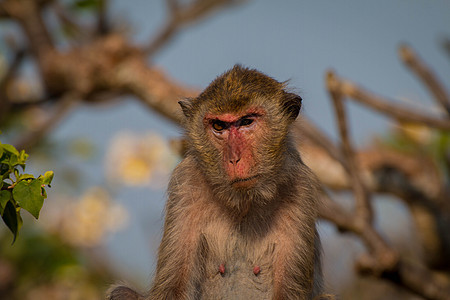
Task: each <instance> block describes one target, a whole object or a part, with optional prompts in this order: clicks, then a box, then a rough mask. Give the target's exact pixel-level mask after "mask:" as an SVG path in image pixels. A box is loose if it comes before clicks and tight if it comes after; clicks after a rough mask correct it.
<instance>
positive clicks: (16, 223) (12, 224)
mask: <svg viewBox="0 0 450 300" xmlns="http://www.w3.org/2000/svg"><path fill="white" fill-rule="evenodd" d="M2 219H3V222H5V224H6V226H8V228H9V230H11V232H12V233H13V235H14V239H13V244H14V242H15V241H16V237H17V234H18V233H19V228H20V227H21V226H22V218H21V217H20V215H19V213H18V211H17V210H16V208H15V207H14V204H12V203H11V201H8V203H6V207H5V211H4V212H3V215H2Z"/></svg>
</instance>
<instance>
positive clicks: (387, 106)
mask: <svg viewBox="0 0 450 300" xmlns="http://www.w3.org/2000/svg"><path fill="white" fill-rule="evenodd" d="M328 74H329V76H330V77H332V78H333V81H334V84H335V85H336V87H335V89H336V90H340V92H341V93H342V95H344V96H347V97H349V98H351V99H353V100H355V101H357V102H360V103H362V104H364V105H367V106H369V107H370V108H372V109H374V110H375V111H378V112H380V113H382V114H385V115H387V116H389V117H392V118H394V119H397V120H399V121H406V122H413V123H421V124H424V125H427V126H430V127H433V128H438V129H443V130H450V120H448V119H442V118H439V117H436V116H430V115H428V114H424V113H422V112H420V111H418V110H416V109H412V108H405V107H404V106H402V105H399V104H394V102H393V101H389V100H386V99H383V98H381V97H378V96H375V95H372V94H370V93H369V92H367V91H365V90H364V89H362V88H361V87H358V86H357V85H356V84H354V83H352V82H350V81H348V80H343V79H340V78H339V77H338V76H337V75H336V74H335V73H334V72H332V71H329V72H328Z"/></svg>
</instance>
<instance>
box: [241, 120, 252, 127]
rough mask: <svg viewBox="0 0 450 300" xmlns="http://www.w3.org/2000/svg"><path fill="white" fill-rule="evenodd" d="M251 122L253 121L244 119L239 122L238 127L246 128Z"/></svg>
mask: <svg viewBox="0 0 450 300" xmlns="http://www.w3.org/2000/svg"><path fill="white" fill-rule="evenodd" d="M253 121H254V120H253V119H250V118H244V119H242V120H241V121H240V122H239V125H240V126H248V125H250V124H252V123H253Z"/></svg>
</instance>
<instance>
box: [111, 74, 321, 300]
mask: <svg viewBox="0 0 450 300" xmlns="http://www.w3.org/2000/svg"><path fill="white" fill-rule="evenodd" d="M180 105H181V106H182V109H183V112H184V114H185V116H186V120H185V128H186V137H187V141H188V144H189V147H188V153H187V155H186V157H185V159H184V160H183V161H182V162H181V163H180V164H179V165H178V166H177V168H176V169H175V171H174V172H173V175H172V178H171V181H170V184H169V188H168V202H167V205H166V219H165V224H164V234H163V237H162V241H161V245H160V248H159V253H158V264H157V268H156V276H155V279H154V282H153V285H152V288H151V289H150V291H149V294H148V295H147V296H145V297H143V298H139V297H138V296H137V294H133V295H131V294H129V293H130V290H129V289H128V288H126V287H123V286H122V287H119V288H116V290H117V289H118V290H117V291H120V292H121V293H116V290H113V292H112V294H111V295H110V296H109V299H111V300H124V299H313V298H315V297H320V294H321V289H322V288H321V285H322V274H321V264H320V241H319V237H318V235H317V231H316V228H315V221H316V215H317V212H316V205H317V204H316V201H317V195H316V193H317V191H316V186H317V183H316V180H315V177H314V176H313V174H311V172H310V170H309V169H308V167H306V166H305V165H304V164H303V162H302V160H301V158H300V155H299V153H298V152H297V150H296V149H295V147H294V145H293V142H292V140H291V137H290V135H289V127H290V125H291V123H292V122H293V121H294V120H295V118H296V117H297V115H298V113H299V110H300V107H301V98H300V97H299V96H296V95H294V94H292V93H289V92H287V91H286V90H285V84H283V83H280V82H277V81H276V80H274V79H272V78H270V77H268V76H266V75H264V74H262V73H260V72H258V71H256V70H249V69H246V68H243V67H241V66H235V67H234V68H233V69H231V70H230V71H228V72H226V73H224V74H223V75H221V76H219V77H218V78H217V79H216V80H214V81H213V82H212V83H211V85H210V86H208V88H206V89H205V91H204V92H203V93H201V94H200V95H199V96H198V97H197V98H195V99H192V100H186V101H181V103H180ZM254 108H257V109H260V110H261V111H263V113H262V114H260V115H258V116H256V117H255V118H254V119H252V121H253V124H252V125H249V126H248V127H246V126H242V127H239V124H240V123H239V122H241V121H240V120H241V119H239V118H242V117H241V116H242V115H245V114H246V111H253V110H252V109H254ZM207 115H213V116H218V117H217V119H219V120H222V119H223V120H228V119H230V118H231V120H232V121H230V122H229V123H227V124H229V126H230V127H229V128H230V130H228V131H229V132H230V133H228V131H226V130H224V131H220V132H219V133H217V132H214V130H212V129H211V128H210V124H211V122H214V120H215V119H214V118H215V117H212V121H211V120H210V119H205V118H206V117H205V116H207ZM230 116H231V117H230ZM221 118H222V119H221ZM227 118H228V119H227ZM233 118H235V119H236V120H239V121H234V120H235V119H233ZM230 124H231V125H230ZM233 126H235V127H236V128H237V129H236V130H235V132H236V133H235V134H236V137H233V139H235V140H237V141H238V142H236V144H237V143H239V145H229V144H228V143H227V139H226V138H223V137H224V136H225V137H228V136H231V134H232V133H231V131H232V130H234V129H232V127H233ZM235 127H233V128H235ZM238 127H239V128H238ZM222 132H226V134H223V135H222ZM228 140H230V139H228ZM230 153H231V154H230ZM241 153H244V154H245V153H246V154H245V155H246V156H245V157H246V158H245V159H244V158H242V160H240V161H239V159H238V160H237V161H239V164H240V165H239V166H242V168H241V169H239V170H238V169H237V166H238V162H235V163H233V164H231V160H230V162H229V158H228V157H231V156H233V157H234V156H236V155H237V156H239V155H241ZM244 154H242V157H244ZM239 158H240V157H239ZM244 167H245V168H244ZM236 170H238V171H239V172H240V173H239V172H238V171H236ZM242 170H244V171H242ZM230 174H231V175H230ZM235 174H241V175H242V174H243V175H242V178H244V177H250V176H253V175H255V174H256V175H257V177H256V179H255V180H252V181H248V182H247V181H244V180H241V181H242V182H243V183H242V182H241V181H239V182H238V183H236V181H232V179H233V178H232V176H234V175H235ZM241 175H239V176H241ZM236 176H237V175H236ZM238 179H239V178H238Z"/></svg>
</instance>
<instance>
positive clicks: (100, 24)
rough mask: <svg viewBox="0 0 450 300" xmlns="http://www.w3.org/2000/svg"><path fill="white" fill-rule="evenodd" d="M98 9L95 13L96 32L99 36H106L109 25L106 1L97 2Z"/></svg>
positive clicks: (107, 3)
mask: <svg viewBox="0 0 450 300" xmlns="http://www.w3.org/2000/svg"><path fill="white" fill-rule="evenodd" d="M99 1H100V3H99V8H98V11H97V32H98V33H99V34H100V35H106V34H108V33H109V32H110V24H109V22H108V15H107V8H108V5H109V1H108V0H99Z"/></svg>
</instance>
